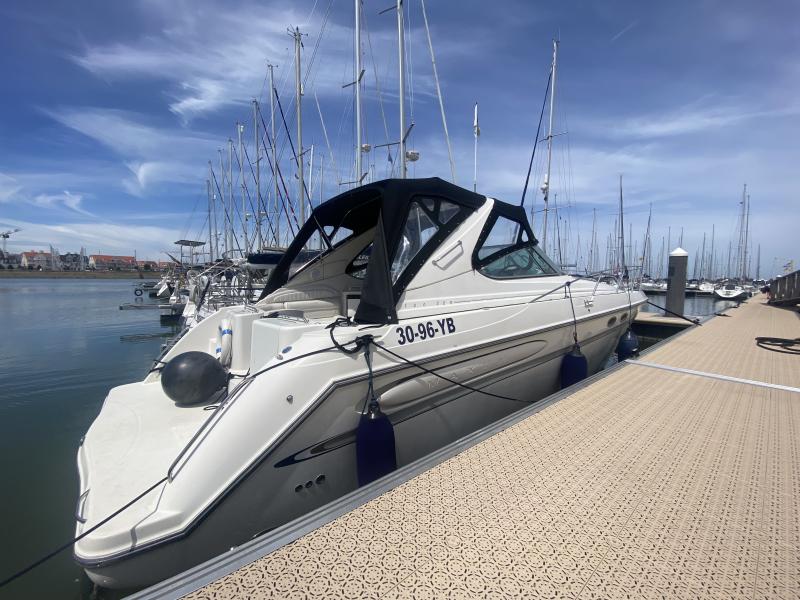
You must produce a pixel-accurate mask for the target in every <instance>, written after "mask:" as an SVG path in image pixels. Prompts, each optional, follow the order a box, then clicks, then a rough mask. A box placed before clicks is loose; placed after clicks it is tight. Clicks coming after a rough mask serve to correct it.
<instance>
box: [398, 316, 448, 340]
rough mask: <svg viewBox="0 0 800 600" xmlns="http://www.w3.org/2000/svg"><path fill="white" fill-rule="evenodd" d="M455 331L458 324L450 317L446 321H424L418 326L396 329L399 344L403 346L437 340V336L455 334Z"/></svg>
mask: <svg viewBox="0 0 800 600" xmlns="http://www.w3.org/2000/svg"><path fill="white" fill-rule="evenodd" d="M455 330H456V324H455V323H454V322H453V319H452V318H450V317H448V318H446V319H436V320H435V321H424V322H422V323H417V324H416V325H406V326H405V327H398V328H397V329H395V331H396V332H397V343H398V344H400V345H401V346H402V345H404V344H411V343H413V342H416V341H418V340H427V339H429V338H435V337H436V336H437V335H447V334H448V333H454V332H455Z"/></svg>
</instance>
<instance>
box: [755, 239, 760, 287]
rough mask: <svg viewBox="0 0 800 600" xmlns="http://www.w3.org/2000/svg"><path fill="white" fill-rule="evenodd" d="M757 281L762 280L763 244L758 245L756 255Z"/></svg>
mask: <svg viewBox="0 0 800 600" xmlns="http://www.w3.org/2000/svg"><path fill="white" fill-rule="evenodd" d="M756 279H761V244H759V245H758V254H756Z"/></svg>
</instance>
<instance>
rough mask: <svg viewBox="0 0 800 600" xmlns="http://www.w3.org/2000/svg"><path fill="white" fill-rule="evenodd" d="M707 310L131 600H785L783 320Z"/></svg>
mask: <svg viewBox="0 0 800 600" xmlns="http://www.w3.org/2000/svg"><path fill="white" fill-rule="evenodd" d="M725 314H726V315H729V316H726V317H715V318H713V319H711V320H709V321H707V322H705V323H703V325H702V326H700V327H693V328H691V329H687V330H685V331H684V332H682V333H680V334H678V335H677V336H675V337H674V338H672V339H668V340H665V341H664V342H663V343H661V344H659V345H657V346H654V347H653V348H651V349H650V350H649V351H647V352H646V353H643V355H642V356H641V358H640V359H639V360H638V361H626V362H623V363H620V364H618V365H616V366H615V367H613V368H611V369H609V370H607V371H605V372H603V373H600V374H598V375H596V376H594V377H592V378H590V379H588V380H586V381H585V382H583V383H581V384H578V385H577V386H573V387H572V388H568V389H566V390H563V391H562V392H560V393H558V394H556V395H554V396H551V397H549V398H547V399H545V400H543V401H541V402H539V403H536V404H533V405H531V406H530V407H527V408H525V409H523V410H521V411H519V412H518V413H515V414H514V415H511V416H510V417H507V418H506V419H504V420H503V421H501V422H499V423H497V424H495V425H493V426H491V427H489V428H486V429H484V430H481V431H480V432H477V433H476V434H473V435H472V436H469V437H467V438H464V439H463V440H460V441H458V442H456V443H454V444H451V445H450V446H448V447H447V448H444V449H442V450H440V451H438V452H436V453H434V454H433V455H431V456H430V457H427V458H425V459H422V460H420V461H418V462H417V463H415V464H412V465H409V466H407V467H403V468H401V469H399V470H398V471H396V472H395V473H393V474H391V475H389V476H387V477H385V478H383V479H381V480H379V481H377V482H375V483H373V484H372V485H370V486H366V487H364V488H361V489H359V490H357V491H355V492H353V493H352V494H350V495H349V496H346V497H344V498H342V499H340V500H337V501H335V502H333V503H331V504H329V505H327V506H325V507H322V508H321V509H318V510H317V511H314V512H312V513H310V514H309V515H307V516H306V517H304V518H301V519H298V520H296V521H294V522H293V523H289V524H287V525H286V526H283V527H281V528H279V529H276V530H274V531H272V532H270V533H268V534H266V535H264V536H262V537H261V538H256V539H254V540H252V541H251V542H248V543H247V544H244V545H242V546H239V547H238V548H236V549H233V550H232V551H231V552H229V553H226V554H224V555H222V556H220V557H217V558H216V559H213V560H211V561H209V562H207V563H205V564H203V565H200V566H198V567H195V568H194V569H192V570H190V571H187V572H186V573H184V574H181V575H178V576H176V577H174V578H172V579H170V580H167V581H165V582H162V583H160V584H157V585H155V586H153V587H152V588H149V589H148V590H144V591H143V592H140V593H139V594H137V597H147V598H173V597H179V596H182V595H185V597H186V598H191V599H193V600H211V599H227V598H300V597H302V598H446V597H453V598H511V597H529V598H556V597H564V598H632V597H637V598H638V597H678V598H703V597H714V598H798V597H800V369H799V368H798V366H799V365H800V363H798V361H799V360H800V358H798V356H792V355H790V354H782V353H779V352H773V351H770V350H767V349H763V348H760V347H758V346H756V344H755V340H754V338H755V337H756V336H775V337H800V318H798V314H797V313H796V312H793V311H789V310H784V309H780V308H776V307H772V306H768V305H766V304H765V303H764V302H763V300H762V299H761V298H753V299H751V300H750V301H748V302H746V303H744V304H742V305H741V306H740V307H738V308H734V309H730V310H728V311H727V313H725ZM682 370H689V371H691V372H684V371H682Z"/></svg>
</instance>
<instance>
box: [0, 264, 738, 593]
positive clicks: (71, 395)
mask: <svg viewBox="0 0 800 600" xmlns="http://www.w3.org/2000/svg"><path fill="white" fill-rule="evenodd" d="M137 283H138V282H137V281H135V280H81V279H26V280H23V279H0V314H2V315H3V324H4V327H3V333H4V336H5V341H4V343H3V344H2V346H1V347H0V390H2V392H0V432H2V435H0V461H2V462H1V463H0V466H1V467H2V473H3V476H4V477H3V492H2V494H0V511H2V513H1V514H2V515H3V521H4V522H3V527H2V532H3V533H2V541H3V543H2V544H1V545H0V570H1V571H2V572H0V579H2V578H5V577H6V576H8V575H9V574H11V573H12V572H15V571H17V570H18V569H20V568H22V567H24V566H26V565H27V564H29V563H30V562H32V561H34V560H36V559H37V558H39V557H40V556H42V555H44V554H45V553H47V552H49V551H51V550H52V549H54V548H56V547H58V546H59V545H61V544H63V543H65V542H67V541H68V540H70V539H71V537H72V536H73V535H74V524H75V520H74V516H73V515H74V512H75V503H76V500H77V495H78V476H77V467H76V464H75V456H76V452H77V448H78V445H79V443H80V439H81V436H83V435H84V433H85V432H86V430H87V428H88V427H89V425H90V424H91V422H92V421H93V420H94V418H95V416H96V415H97V413H98V412H99V410H100V407H101V405H102V402H103V399H104V398H105V395H106V393H107V392H108V390H109V388H111V387H113V386H116V385H120V384H123V383H129V382H132V381H137V380H140V379H141V378H142V377H143V376H144V374H145V373H146V371H147V369H148V368H149V367H150V365H151V364H152V360H153V359H154V358H155V357H156V356H157V355H158V354H159V351H160V347H161V344H162V343H164V341H166V339H167V338H168V337H169V336H171V335H174V334H175V333H177V331H176V329H175V328H174V326H168V325H162V324H161V323H160V321H159V311H157V310H141V311H135V310H131V311H120V310H119V305H120V304H125V303H131V302H134V300H135V297H134V293H133V291H134V287H135V286H136V285H137ZM650 300H651V301H652V302H654V303H655V304H660V305H663V302H664V300H665V298H664V296H653V297H651V298H650ZM144 301H145V302H147V301H149V300H144ZM734 304H735V303H733V302H728V301H721V300H715V299H714V298H713V297H701V296H698V297H693V298H686V306H685V310H686V314H687V315H694V316H701V317H702V316H708V315H711V314H713V313H715V312H719V311H722V310H725V309H726V308H728V307H730V306H732V305H734ZM645 310H650V311H655V312H658V309H657V308H654V307H652V306H646V307H645ZM89 597H96V596H95V595H94V594H93V592H92V586H91V584H90V582H89V580H88V579H87V578H86V576H85V575H84V574H83V572H82V570H81V569H80V568H79V567H78V566H77V565H75V563H74V562H73V561H72V552H71V549H68V550H65V551H63V552H62V553H61V554H59V555H58V556H57V557H55V558H54V559H52V560H51V561H49V562H47V563H45V564H44V565H42V566H40V567H38V568H37V569H36V570H35V571H33V572H31V573H30V574H28V575H26V576H24V577H23V578H21V579H19V580H18V581H16V582H14V583H13V584H11V585H10V586H8V587H7V588H5V589H2V590H0V598H2V599H5V598H76V599H77V598H89ZM102 597H107V593H104V594H102Z"/></svg>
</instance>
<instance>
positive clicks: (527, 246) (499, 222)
mask: <svg viewBox="0 0 800 600" xmlns="http://www.w3.org/2000/svg"><path fill="white" fill-rule="evenodd" d="M482 237H483V241H482V242H481V243H480V245H479V247H478V250H477V252H476V253H475V258H476V268H477V270H478V271H480V272H481V273H483V274H484V275H486V276H487V277H492V278H495V279H514V278H518V277H539V276H543V275H555V274H556V273H557V271H556V269H555V268H554V267H553V266H552V265H551V264H550V261H548V260H547V258H546V257H545V256H544V254H542V253H541V251H540V250H539V248H538V247H537V245H536V241H535V240H532V239H531V238H530V236H529V235H528V231H527V229H526V228H525V227H523V226H522V224H521V223H519V222H518V221H515V220H514V219H509V218H508V217H504V216H502V215H498V216H497V217H496V218H495V220H494V223H492V225H491V228H490V229H489V231H488V233H487V234H485V236H482Z"/></svg>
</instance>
